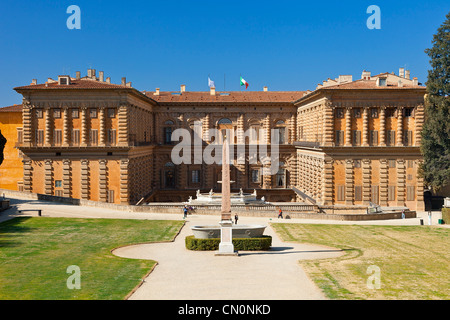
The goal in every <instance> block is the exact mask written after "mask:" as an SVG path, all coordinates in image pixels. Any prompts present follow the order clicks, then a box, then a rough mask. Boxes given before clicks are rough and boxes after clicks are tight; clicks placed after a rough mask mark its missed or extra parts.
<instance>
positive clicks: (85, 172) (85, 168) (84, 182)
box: [80, 159, 89, 200]
mask: <svg viewBox="0 0 450 320" xmlns="http://www.w3.org/2000/svg"><path fill="white" fill-rule="evenodd" d="M80 162H81V199H83V200H89V160H87V159H81V161H80Z"/></svg>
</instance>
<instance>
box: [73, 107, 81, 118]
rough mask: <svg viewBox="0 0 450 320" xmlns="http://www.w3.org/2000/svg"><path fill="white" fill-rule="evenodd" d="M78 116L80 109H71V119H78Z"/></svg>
mask: <svg viewBox="0 0 450 320" xmlns="http://www.w3.org/2000/svg"><path fill="white" fill-rule="evenodd" d="M79 117H80V110H78V109H72V119H78V118H79Z"/></svg>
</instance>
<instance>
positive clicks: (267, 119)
mask: <svg viewBox="0 0 450 320" xmlns="http://www.w3.org/2000/svg"><path fill="white" fill-rule="evenodd" d="M270 123H271V115H270V113H268V114H266V117H265V118H264V139H265V143H266V144H270V136H271V135H270V129H271V126H270Z"/></svg>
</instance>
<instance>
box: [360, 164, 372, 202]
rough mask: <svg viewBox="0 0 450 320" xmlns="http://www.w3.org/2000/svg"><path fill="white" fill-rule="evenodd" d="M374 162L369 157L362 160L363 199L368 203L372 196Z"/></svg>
mask: <svg viewBox="0 0 450 320" xmlns="http://www.w3.org/2000/svg"><path fill="white" fill-rule="evenodd" d="M371 181H372V162H371V161H370V160H369V159H363V160H362V200H363V204H364V205H368V204H369V202H370V200H371V197H372V194H371V193H372V188H371V187H372V183H371Z"/></svg>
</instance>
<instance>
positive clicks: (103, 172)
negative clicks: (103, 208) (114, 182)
mask: <svg viewBox="0 0 450 320" xmlns="http://www.w3.org/2000/svg"><path fill="white" fill-rule="evenodd" d="M107 164H108V161H107V160H105V159H99V160H98V180H99V181H98V188H99V190H98V197H99V200H100V201H102V202H106V201H107V200H108V167H107Z"/></svg>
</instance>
